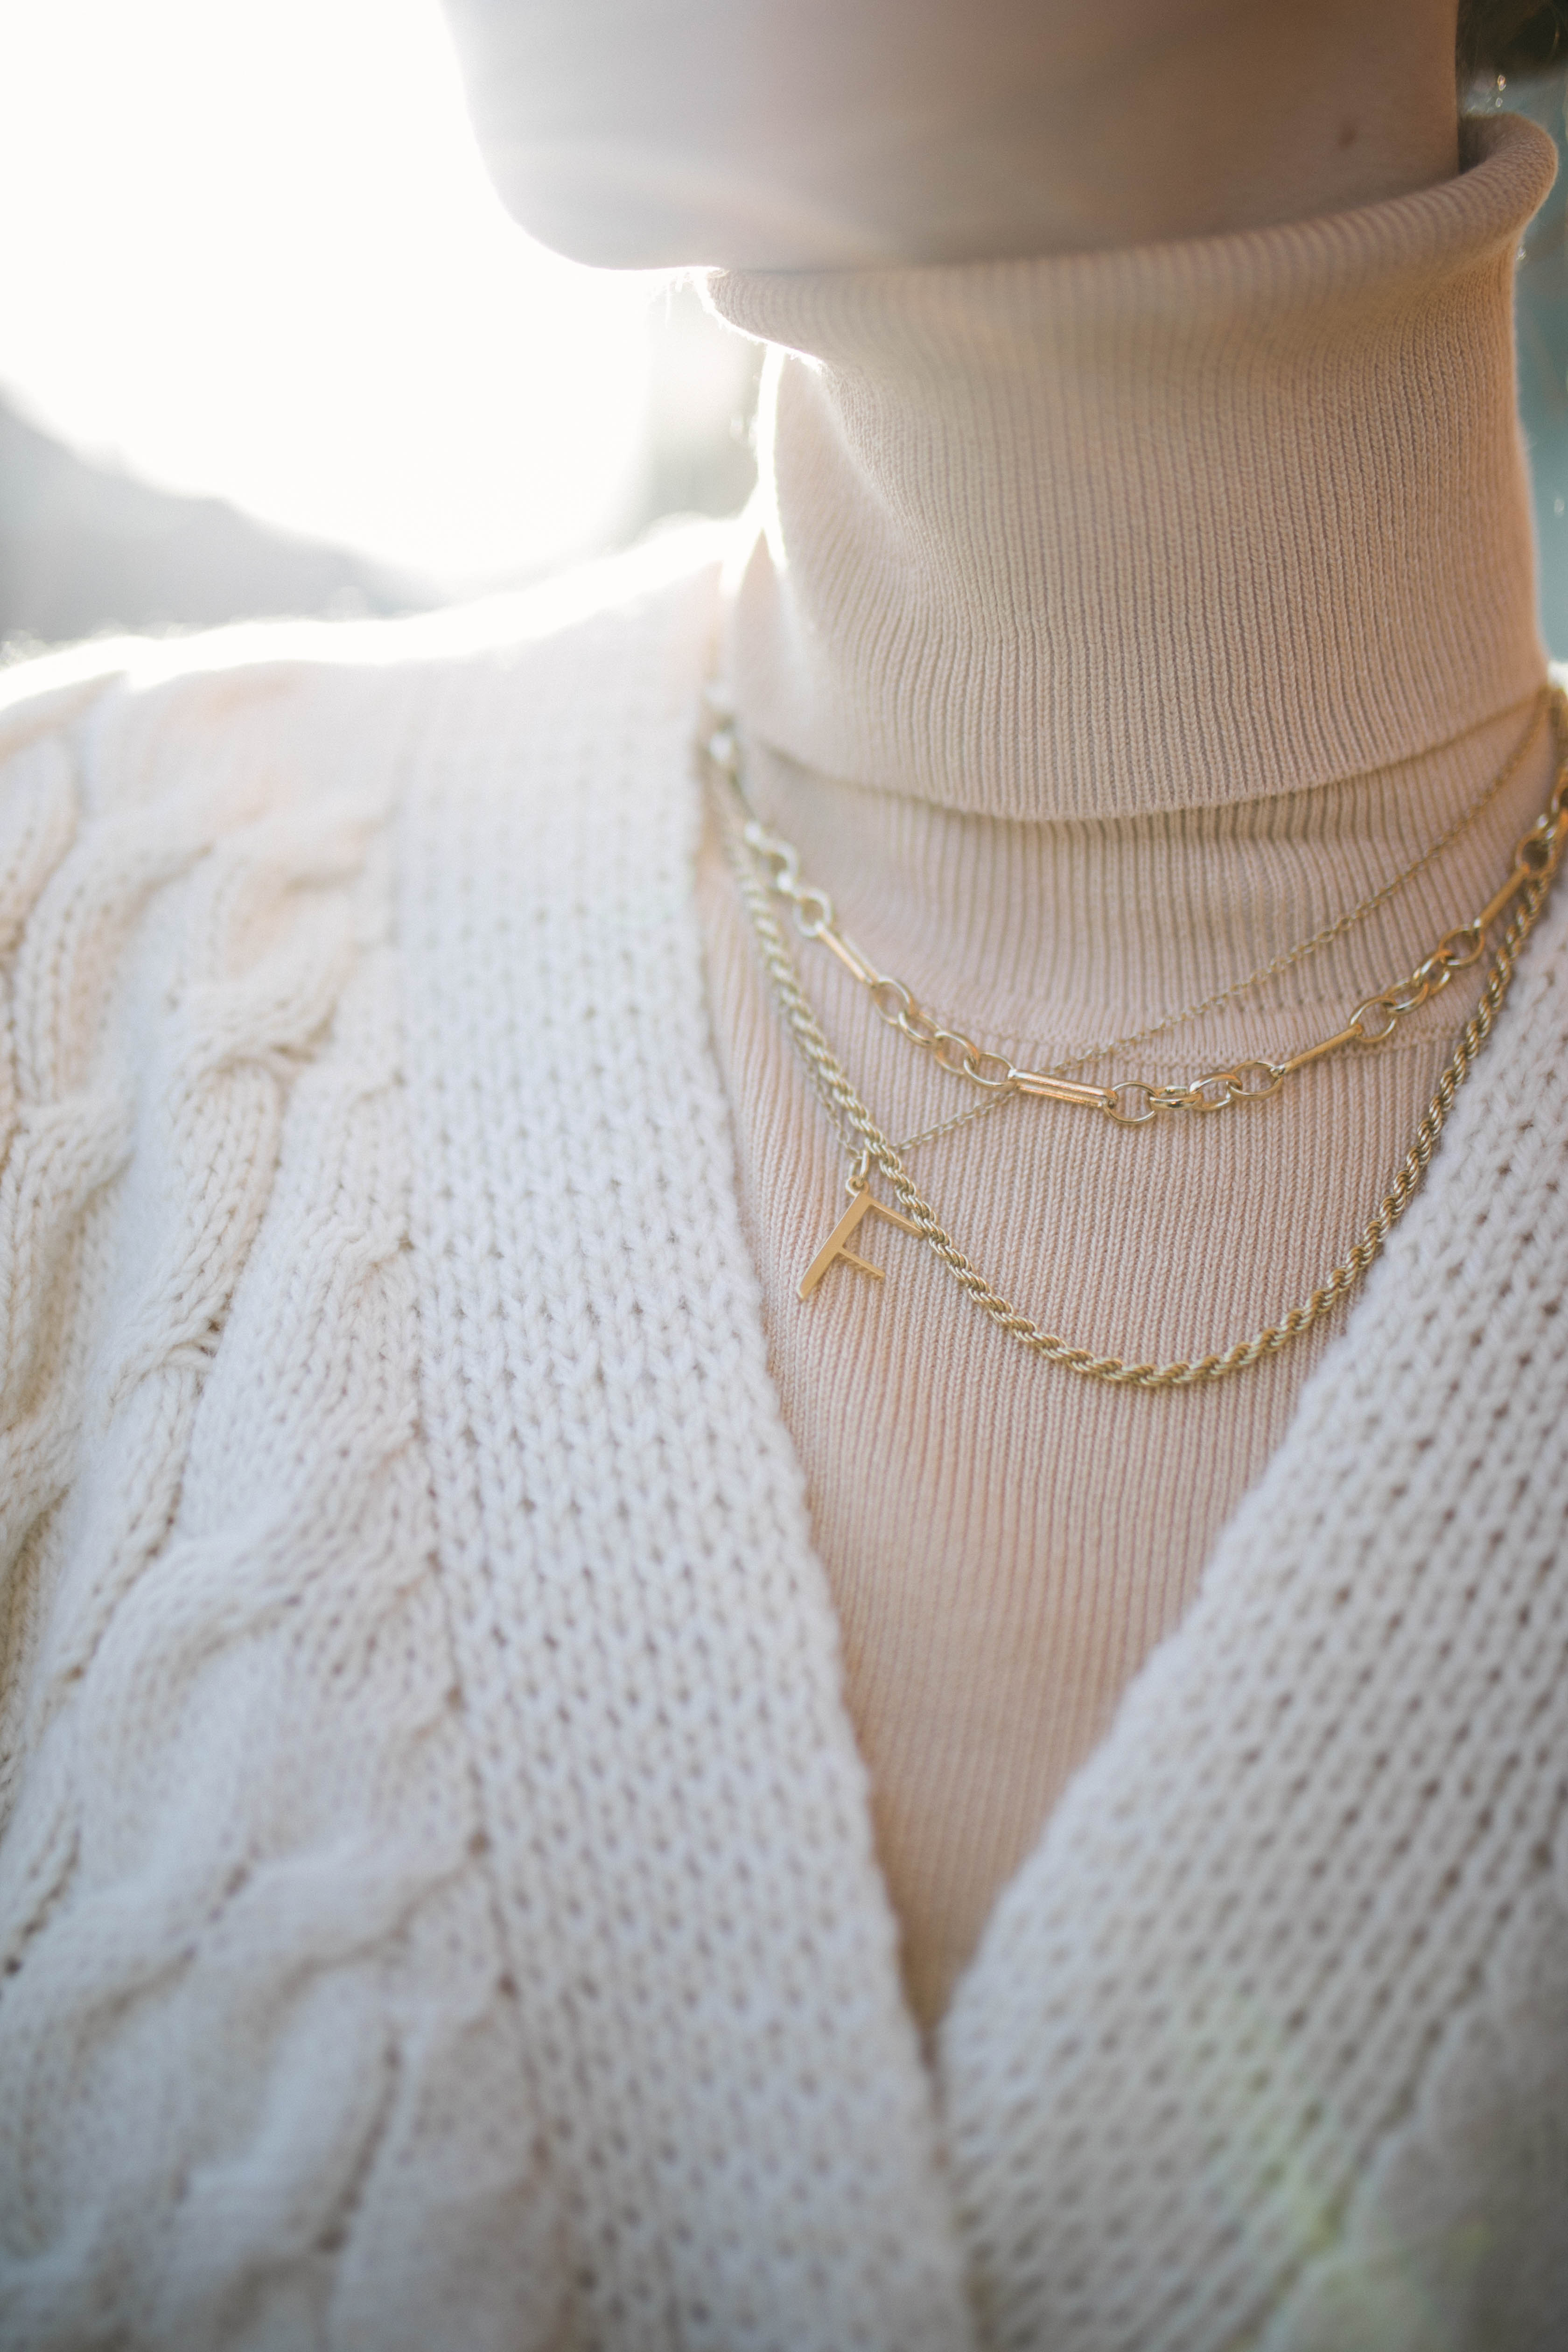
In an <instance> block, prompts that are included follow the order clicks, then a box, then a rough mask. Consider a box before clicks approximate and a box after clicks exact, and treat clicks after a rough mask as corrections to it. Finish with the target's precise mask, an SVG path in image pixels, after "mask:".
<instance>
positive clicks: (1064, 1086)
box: [1012, 1070, 1111, 1110]
mask: <svg viewBox="0 0 1568 2352" xmlns="http://www.w3.org/2000/svg"><path fill="white" fill-rule="evenodd" d="M1012 1085H1013V1090H1014V1092H1015V1093H1016V1094H1020V1095H1042V1096H1044V1097H1045V1099H1046V1101H1047V1102H1060V1103H1078V1104H1079V1105H1081V1106H1082V1108H1084V1109H1086V1110H1104V1109H1105V1108H1106V1107H1107V1105H1108V1104H1109V1103H1110V1092H1111V1090H1110V1087H1081V1086H1079V1084H1078V1083H1077V1081H1076V1080H1075V1079H1072V1078H1053V1077H1051V1076H1048V1075H1047V1072H1046V1071H1044V1070H1015V1071H1014V1072H1013V1077H1012Z"/></svg>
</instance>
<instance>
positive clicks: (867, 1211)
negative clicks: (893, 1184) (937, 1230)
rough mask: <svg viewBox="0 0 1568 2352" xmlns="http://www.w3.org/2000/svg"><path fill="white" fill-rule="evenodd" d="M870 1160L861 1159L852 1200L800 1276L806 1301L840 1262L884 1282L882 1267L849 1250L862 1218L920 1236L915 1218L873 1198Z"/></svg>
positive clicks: (851, 1180) (852, 1179)
mask: <svg viewBox="0 0 1568 2352" xmlns="http://www.w3.org/2000/svg"><path fill="white" fill-rule="evenodd" d="M868 1157H869V1155H867V1157H866V1158H862V1159H861V1160H859V1161H858V1163H857V1165H856V1167H855V1169H854V1171H853V1172H852V1174H851V1175H850V1178H849V1190H850V1192H851V1194H852V1195H853V1197H852V1199H851V1201H850V1202H849V1206H848V1207H847V1209H846V1210H845V1212H844V1214H843V1215H842V1216H841V1217H840V1218H839V1220H838V1223H837V1224H836V1225H835V1226H834V1228H833V1231H832V1232H831V1233H830V1234H828V1236H827V1239H826V1241H825V1242H824V1243H823V1244H822V1247H821V1248H820V1249H819V1250H818V1251H817V1253H816V1256H815V1257H814V1258H813V1259H812V1261H811V1264H810V1265H808V1266H807V1267H806V1269H805V1274H804V1275H802V1276H801V1282H800V1296H801V1297H803V1298H809V1297H811V1294H812V1292H813V1291H814V1290H815V1289H816V1286H817V1284H818V1283H819V1282H820V1281H821V1280H822V1277H823V1276H824V1275H825V1274H826V1272H827V1269H828V1267H829V1266H830V1265H836V1264H837V1261H838V1260H839V1259H840V1258H842V1259H843V1261H844V1263H845V1265H852V1266H853V1267H854V1268H855V1271H856V1273H857V1274H868V1275H870V1276H871V1277H872V1279H873V1280H874V1281H877V1282H880V1281H881V1280H882V1278H883V1276H882V1269H881V1267H880V1266H879V1265H871V1264H870V1262H869V1261H868V1259H866V1258H863V1257H860V1256H858V1255H857V1253H856V1252H855V1251H854V1250H852V1249H851V1248H850V1246H849V1244H850V1242H851V1241H852V1240H853V1239H854V1236H855V1234H856V1232H857V1230H858V1227H859V1224H860V1221H861V1219H862V1218H863V1217H868V1216H870V1217H881V1218H883V1219H884V1220H885V1222H886V1223H888V1224H889V1225H899V1226H901V1227H902V1229H903V1231H904V1232H905V1233H906V1234H918V1233H919V1232H920V1230H921V1229H920V1227H919V1225H917V1224H916V1223H915V1222H914V1219H913V1218H912V1217H906V1216H902V1215H900V1213H899V1211H898V1210H897V1209H886V1208H884V1207H883V1205H882V1203H881V1202H880V1201H879V1200H876V1199H875V1198H874V1197H873V1195H872V1192H871V1178H870V1172H869V1169H868V1164H867V1162H868Z"/></svg>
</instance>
